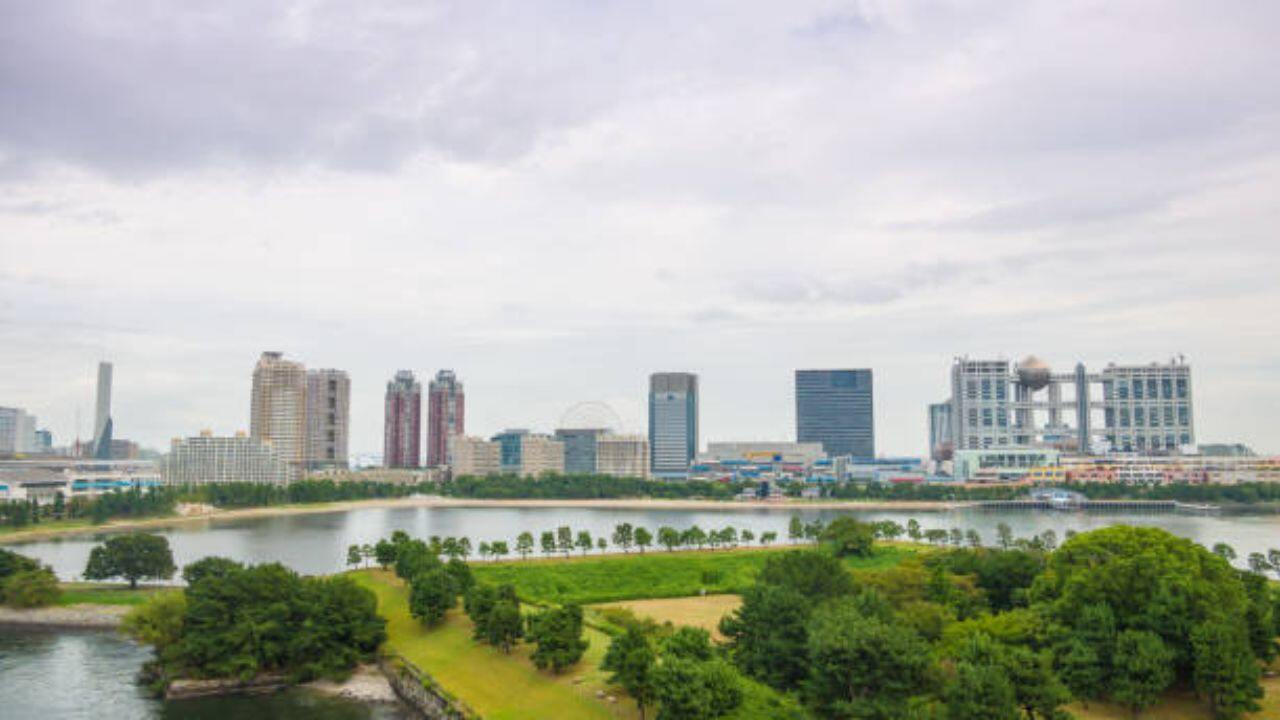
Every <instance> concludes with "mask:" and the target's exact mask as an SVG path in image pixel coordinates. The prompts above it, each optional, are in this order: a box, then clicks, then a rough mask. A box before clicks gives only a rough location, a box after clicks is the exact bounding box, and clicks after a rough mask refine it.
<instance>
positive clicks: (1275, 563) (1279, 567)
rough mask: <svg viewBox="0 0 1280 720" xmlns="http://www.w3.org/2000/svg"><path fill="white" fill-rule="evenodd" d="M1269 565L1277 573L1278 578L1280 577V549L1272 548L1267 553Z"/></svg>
mask: <svg viewBox="0 0 1280 720" xmlns="http://www.w3.org/2000/svg"><path fill="white" fill-rule="evenodd" d="M1267 564H1269V565H1270V566H1271V569H1272V570H1274V571H1275V573H1276V576H1277V577H1280V548H1271V549H1270V550H1268V551H1267Z"/></svg>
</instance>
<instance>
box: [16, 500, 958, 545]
mask: <svg viewBox="0 0 1280 720" xmlns="http://www.w3.org/2000/svg"><path fill="white" fill-rule="evenodd" d="M974 504H975V503H974V502H972V501H951V500H875V501H861V500H789V501H783V502H776V501H773V502H771V501H744V500H696V499H658V498H592V499H499V500H491V499H475V498H451V497H444V496H442V495H412V496H409V497H399V498H371V499H368V500H342V501H337V502H328V503H314V504H306V505H268V506H265V507H253V508H232V509H217V508H211V507H208V506H203V507H201V508H200V509H199V510H198V511H195V512H192V511H190V510H189V511H188V512H187V513H185V514H184V513H182V512H179V513H178V514H175V515H169V516H165V517H154V518H146V519H140V520H115V521H109V522H106V523H103V524H102V525H87V526H75V527H54V528H42V527H37V528H33V529H29V530H18V531H15V532H9V533H4V534H0V546H3V545H9V544H17V543H23V542H28V541H32V540H46V539H49V538H53V537H65V536H76V535H97V534H100V533H114V532H124V531H129V530H141V529H146V528H157V527H173V526H180V525H186V524H192V523H202V522H204V523H212V522H222V521H232V520H246V519H255V518H264V517H283V516H287V515H312V514H323V513H336V512H347V511H350V510H362V509H366V508H434V507H440V508H465V507H476V508H484V507H492V508H588V509H590V508H595V509H605V510H713V511H735V510H744V509H749V510H763V511H796V510H863V511H870V512H889V511H916V512H947V511H951V510H960V509H964V508H967V507H972V506H973V505H974ZM188 507H192V506H188Z"/></svg>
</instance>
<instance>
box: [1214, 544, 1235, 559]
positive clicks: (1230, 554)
mask: <svg viewBox="0 0 1280 720" xmlns="http://www.w3.org/2000/svg"><path fill="white" fill-rule="evenodd" d="M1213 554H1214V555H1217V556H1218V557H1220V558H1222V559H1223V560H1226V561H1227V562H1234V561H1235V559H1236V549H1235V548H1233V547H1231V546H1230V545H1228V544H1226V543H1224V542H1220V543H1214V545H1213Z"/></svg>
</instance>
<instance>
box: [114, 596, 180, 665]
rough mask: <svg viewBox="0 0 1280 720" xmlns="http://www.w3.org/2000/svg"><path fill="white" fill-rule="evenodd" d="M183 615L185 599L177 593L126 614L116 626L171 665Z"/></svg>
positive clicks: (151, 601)
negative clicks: (149, 646) (154, 651)
mask: <svg viewBox="0 0 1280 720" xmlns="http://www.w3.org/2000/svg"><path fill="white" fill-rule="evenodd" d="M186 614H187V596H186V594H185V593H183V592H181V591H174V592H162V593H156V594H155V595H152V596H151V597H150V598H148V599H147V601H146V602H145V603H143V604H141V605H138V606H137V607H134V608H133V609H132V610H130V611H129V613H128V614H127V615H125V616H124V619H123V620H122V621H121V623H120V629H121V631H122V632H124V633H125V634H126V635H128V636H129V637H131V638H133V639H134V640H137V641H138V642H140V643H145V644H147V645H151V646H152V647H154V648H155V650H156V655H157V656H159V658H160V659H161V660H162V661H164V660H166V659H167V660H169V661H170V662H172V661H173V660H174V659H176V655H175V650H176V648H177V647H178V644H179V643H180V642H181V641H182V634H183V629H184V620H185V618H186Z"/></svg>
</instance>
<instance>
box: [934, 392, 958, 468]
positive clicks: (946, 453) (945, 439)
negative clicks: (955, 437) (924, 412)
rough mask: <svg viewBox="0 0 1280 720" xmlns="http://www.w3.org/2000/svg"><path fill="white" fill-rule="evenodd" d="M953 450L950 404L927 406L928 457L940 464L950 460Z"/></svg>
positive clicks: (942, 403) (948, 402)
mask: <svg viewBox="0 0 1280 720" xmlns="http://www.w3.org/2000/svg"><path fill="white" fill-rule="evenodd" d="M954 450H955V443H954V442H953V441H952V438H951V402H950V401H947V402H940V403H932V404H930V405H929V457H930V459H933V460H936V461H938V462H942V461H943V460H950V459H951V453H952V451H954Z"/></svg>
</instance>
